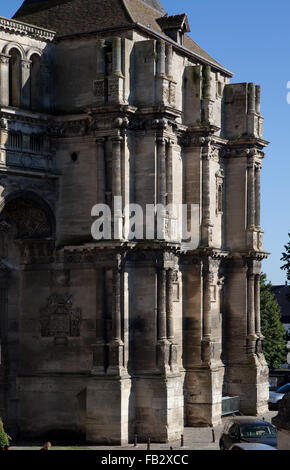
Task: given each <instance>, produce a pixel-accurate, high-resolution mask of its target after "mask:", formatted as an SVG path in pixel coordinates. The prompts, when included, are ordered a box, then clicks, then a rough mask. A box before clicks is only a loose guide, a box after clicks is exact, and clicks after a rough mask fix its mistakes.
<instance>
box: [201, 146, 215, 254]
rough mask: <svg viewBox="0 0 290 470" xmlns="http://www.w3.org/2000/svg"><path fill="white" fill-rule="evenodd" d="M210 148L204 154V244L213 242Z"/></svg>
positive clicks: (207, 244)
mask: <svg viewBox="0 0 290 470" xmlns="http://www.w3.org/2000/svg"><path fill="white" fill-rule="evenodd" d="M210 182H211V178H210V149H209V148H208V147H206V148H205V149H204V151H203V154H202V244H203V245H204V246H211V244H212V227H213V225H212V223H211V218H210Z"/></svg>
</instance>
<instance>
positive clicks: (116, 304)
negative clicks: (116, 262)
mask: <svg viewBox="0 0 290 470" xmlns="http://www.w3.org/2000/svg"><path fill="white" fill-rule="evenodd" d="M112 310H113V311H112V320H113V341H115V342H118V343H120V342H121V340H122V337H121V271H120V269H119V268H115V269H114V271H113V301H112Z"/></svg>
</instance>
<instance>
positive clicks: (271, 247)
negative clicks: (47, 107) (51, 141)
mask: <svg viewBox="0 0 290 470" xmlns="http://www.w3.org/2000/svg"><path fill="white" fill-rule="evenodd" d="M162 2H163V5H164V7H165V8H166V9H167V11H168V12H169V13H171V14H175V13H183V12H186V13H187V14H188V16H189V20H190V26H191V36H192V38H193V39H194V40H195V41H196V42H197V43H198V44H199V45H200V46H201V47H203V48H204V49H205V50H206V51H207V52H208V53H209V54H211V55H212V57H214V58H215V59H216V60H218V61H219V62H221V63H222V64H223V65H224V66H225V67H227V68H229V69H230V70H232V71H233V72H234V74H235V75H234V78H233V82H255V83H256V84H260V85H261V86H262V113H263V115H264V117H265V126H264V137H265V139H266V140H269V141H270V142H271V145H270V146H269V147H268V149H267V158H266V159H265V160H264V164H263V172H262V224H263V229H264V230H265V238H264V247H265V250H266V251H269V252H271V256H270V258H269V260H267V261H265V262H264V264H263V271H264V272H266V273H267V275H268V278H269V279H270V280H271V281H272V283H273V284H280V283H284V281H285V274H284V272H282V271H281V270H280V265H281V262H280V258H281V252H282V249H283V246H284V244H285V243H287V241H288V231H289V230H290V132H289V129H290V105H289V104H287V101H286V95H287V89H286V86H287V82H288V81H290V28H289V26H290V2H286V1H285V0H280V1H279V0H277V1H273V0H255V1H253V0H220V1H218V2H217V0H181V1H179V2H176V0H162ZM21 3H22V1H21V0H9V2H6V1H5V2H1V6H0V15H1V16H6V17H11V16H12V15H13V13H14V12H15V11H16V10H17V8H18V7H19V6H20V5H21ZM289 91H290V90H289Z"/></svg>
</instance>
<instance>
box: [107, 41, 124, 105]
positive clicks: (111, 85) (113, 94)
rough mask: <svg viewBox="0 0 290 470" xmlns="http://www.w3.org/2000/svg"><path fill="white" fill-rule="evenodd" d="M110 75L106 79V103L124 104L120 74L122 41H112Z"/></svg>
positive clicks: (122, 77)
mask: <svg viewBox="0 0 290 470" xmlns="http://www.w3.org/2000/svg"><path fill="white" fill-rule="evenodd" d="M112 54H113V57H112V60H113V62H112V74H111V75H110V76H109V77H108V102H109V103H111V104H124V103H125V101H124V75H123V73H122V39H121V38H118V37H116V38H113V40H112Z"/></svg>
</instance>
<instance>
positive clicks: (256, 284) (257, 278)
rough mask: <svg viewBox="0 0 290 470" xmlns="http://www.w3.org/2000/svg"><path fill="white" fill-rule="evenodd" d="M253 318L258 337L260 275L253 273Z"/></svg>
mask: <svg viewBox="0 0 290 470" xmlns="http://www.w3.org/2000/svg"><path fill="white" fill-rule="evenodd" d="M255 314H256V315H255V318H256V328H255V329H256V335H257V336H258V337H259V338H260V337H261V336H262V334H261V311H260V275H259V274H256V275H255Z"/></svg>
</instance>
